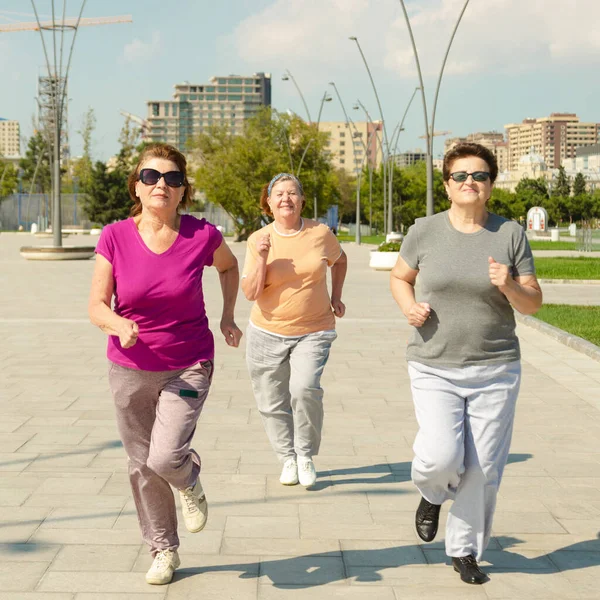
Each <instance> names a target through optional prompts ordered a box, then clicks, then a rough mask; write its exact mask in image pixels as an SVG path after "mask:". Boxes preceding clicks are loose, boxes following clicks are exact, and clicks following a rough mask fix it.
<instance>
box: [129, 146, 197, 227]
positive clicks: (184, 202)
mask: <svg viewBox="0 0 600 600" xmlns="http://www.w3.org/2000/svg"><path fill="white" fill-rule="evenodd" d="M151 158H162V159H164V160H170V161H171V162H174V163H175V164H176V165H177V168H178V169H179V170H180V171H181V172H182V173H183V187H184V188H185V191H184V193H183V198H182V199H181V202H180V204H179V207H181V208H187V207H188V206H189V204H190V202H191V199H192V196H193V195H194V188H193V187H192V184H191V183H190V182H189V181H188V177H187V161H186V160H185V156H184V155H183V154H182V153H181V152H179V150H177V148H175V147H173V146H170V145H169V144H160V143H157V144H150V145H149V146H146V147H145V148H144V149H143V150H142V153H141V154H140V157H139V160H138V164H137V166H136V167H135V169H134V170H133V171H132V172H131V174H130V175H129V177H128V178H127V189H128V190H129V196H130V198H131V199H132V200H133V206H132V207H131V210H130V211H129V216H130V217H135V216H136V215H139V214H140V213H141V212H142V202H141V200H140V199H139V198H138V197H137V196H136V194H135V184H136V182H137V181H138V179H139V178H140V171H141V170H142V165H143V164H144V163H145V162H146V161H148V160H149V159H151Z"/></svg>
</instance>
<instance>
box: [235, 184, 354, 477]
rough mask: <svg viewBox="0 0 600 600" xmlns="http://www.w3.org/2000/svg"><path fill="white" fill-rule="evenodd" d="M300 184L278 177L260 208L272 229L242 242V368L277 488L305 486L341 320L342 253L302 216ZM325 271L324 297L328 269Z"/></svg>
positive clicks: (318, 437)
mask: <svg viewBox="0 0 600 600" xmlns="http://www.w3.org/2000/svg"><path fill="white" fill-rule="evenodd" d="M304 204H305V200H304V192H303V189H302V185H301V183H300V181H298V179H297V178H296V177H295V176H294V175H290V174H288V173H279V174H278V175H276V176H275V177H273V179H272V180H271V182H270V183H269V184H268V185H265V187H264V189H263V192H262V195H261V198H260V205H261V208H262V209H263V211H264V212H265V213H266V214H267V215H269V216H272V217H273V222H272V223H270V224H269V225H267V226H265V227H263V228H262V229H260V230H259V231H256V232H255V233H253V234H252V235H251V236H250V238H249V239H248V249H247V252H246V263H245V266H244V271H243V275H242V290H243V292H244V294H245V296H246V298H247V299H248V300H255V301H256V302H255V304H254V306H253V308H252V313H251V316H250V324H249V325H248V330H247V337H246V339H247V346H246V348H247V349H246V361H247V365H248V370H249V372H250V378H251V380H252V388H253V390H254V396H255V398H256V402H257V405H258V410H259V411H260V414H261V417H262V420H263V424H264V426H265V430H266V432H267V436H268V438H269V441H270V442H271V446H272V447H273V449H274V450H275V453H276V455H277V457H278V458H279V460H280V462H281V463H282V465H283V468H282V471H281V476H280V479H279V481H280V482H281V483H282V484H283V485H295V484H297V483H298V482H299V483H300V484H301V485H303V486H305V487H310V486H312V485H314V484H315V481H316V478H317V474H316V470H315V466H314V462H313V457H314V456H315V455H316V454H318V452H319V446H320V444H321V431H322V427H323V389H322V388H321V375H322V374H323V369H324V368H325V364H326V363H327V360H328V358H329V351H330V348H331V344H332V343H333V341H334V340H335V339H336V337H337V334H336V332H335V317H343V316H344V313H345V312H346V307H345V306H344V303H343V302H342V287H343V285H344V279H345V277H346V268H347V260H346V254H345V253H344V252H343V250H342V249H341V247H340V244H339V242H338V241H337V239H336V237H335V235H333V233H332V232H331V231H330V229H329V228H328V227H327V225H324V224H321V223H318V222H317V221H313V220H311V219H304V218H303V217H302V209H303V208H304ZM328 266H329V267H331V282H332V286H331V296H330V295H329V292H328V290H327V267H328Z"/></svg>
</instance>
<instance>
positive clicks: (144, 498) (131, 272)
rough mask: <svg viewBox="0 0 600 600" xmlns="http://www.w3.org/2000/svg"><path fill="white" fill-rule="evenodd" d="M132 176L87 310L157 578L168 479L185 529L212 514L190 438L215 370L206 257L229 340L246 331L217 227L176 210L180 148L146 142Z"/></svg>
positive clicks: (171, 559)
mask: <svg viewBox="0 0 600 600" xmlns="http://www.w3.org/2000/svg"><path fill="white" fill-rule="evenodd" d="M128 187H129V194H130V196H131V199H132V201H133V207H132V209H131V217H130V218H129V219H126V220H124V221H120V222H117V223H114V224H112V225H108V226H106V227H104V229H103V230H102V234H101V236H100V239H99V240H98V245H97V246H96V253H97V256H96V266H95V270H94V277H93V282H92V288H91V292H90V301H89V314H90V319H91V321H92V323H94V325H97V326H98V327H100V329H102V330H103V331H104V332H105V333H107V334H108V335H109V336H110V337H109V339H108V359H109V383H110V388H111V391H112V394H113V396H114V401H115V407H116V412H117V425H118V427H119V432H120V434H121V439H122V441H123V446H124V448H125V452H126V453H127V457H128V460H129V479H130V482H131V488H132V491H133V498H134V501H135V505H136V510H137V514H138V519H139V523H140V528H141V531H142V537H143V538H144V541H145V542H146V543H147V544H148V545H149V546H150V551H151V553H152V555H153V556H154V561H153V563H152V567H151V568H150V570H149V571H148V573H147V574H146V581H147V582H148V583H150V584H165V583H169V582H170V581H171V579H172V577H173V571H174V570H175V569H176V568H177V567H178V566H179V564H180V561H179V555H178V553H177V548H178V546H179V537H178V535H177V515H176V508H175V501H174V498H173V492H172V491H171V486H172V487H174V488H176V489H177V490H179V496H180V500H181V509H182V513H183V518H184V522H185V526H186V527H187V529H188V531H191V532H197V531H200V530H202V529H203V528H204V526H205V525H206V520H207V518H208V505H207V502H206V496H205V494H204V491H203V489H202V484H201V483H200V478H199V475H200V457H199V456H198V454H197V453H196V452H195V451H194V450H192V449H191V447H190V445H191V443H192V438H193V435H194V432H195V429H196V423H197V421H198V418H199V416H200V412H201V411H202V407H203V405H204V401H205V400H206V397H207V395H208V390H209V387H210V383H211V379H212V375H213V359H214V339H213V335H212V333H211V332H210V330H209V328H208V318H207V316H206V310H205V307H204V296H203V292H202V274H203V271H204V268H205V267H210V266H214V267H216V269H217V271H218V272H219V277H220V280H221V288H222V292H223V315H222V319H221V332H222V333H223V335H224V336H225V341H226V342H227V344H228V345H229V346H234V347H237V346H238V345H239V342H240V338H241V337H242V333H241V331H240V330H239V329H238V328H237V326H236V324H235V321H234V316H233V311H234V306H235V300H236V295H237V289H238V284H239V274H238V265H237V260H236V258H235V257H234V256H233V254H232V253H231V250H230V249H229V247H228V246H227V244H226V243H225V241H224V240H223V236H222V235H221V233H220V232H219V231H217V229H216V227H214V226H213V225H211V224H210V223H208V222H207V221H206V220H204V219H201V220H198V219H195V218H194V217H192V216H190V215H182V214H180V210H181V209H184V208H185V207H186V206H188V204H189V203H190V200H191V197H192V192H193V190H192V186H191V185H190V183H189V181H188V178H187V174H186V160H185V157H184V156H183V155H182V154H181V153H180V152H179V151H178V150H176V149H175V148H173V147H172V146H168V145H166V144H156V145H152V146H149V147H147V148H146V149H145V150H144V151H143V152H142V154H141V157H140V159H139V163H138V165H137V167H136V168H135V170H134V172H133V173H131V175H130V176H129V181H128ZM113 297H114V310H112V309H111V300H112V299H113Z"/></svg>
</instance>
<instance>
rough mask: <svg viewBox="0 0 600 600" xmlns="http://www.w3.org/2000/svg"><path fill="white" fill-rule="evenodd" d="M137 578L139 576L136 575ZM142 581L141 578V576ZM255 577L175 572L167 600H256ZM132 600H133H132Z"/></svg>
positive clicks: (186, 571)
mask: <svg viewBox="0 0 600 600" xmlns="http://www.w3.org/2000/svg"><path fill="white" fill-rule="evenodd" d="M136 576H137V577H140V574H137V573H136ZM142 579H143V576H142ZM257 582H258V579H257V577H256V575H250V576H249V577H248V578H241V577H240V576H239V575H237V574H233V573H196V571H195V569H187V568H182V569H178V570H177V571H175V577H174V578H173V582H172V583H171V584H170V585H169V591H168V598H169V600H196V599H202V600H223V599H224V598H228V599H229V598H230V599H231V600H256V599H257V595H258V583H257ZM132 600H134V599H132Z"/></svg>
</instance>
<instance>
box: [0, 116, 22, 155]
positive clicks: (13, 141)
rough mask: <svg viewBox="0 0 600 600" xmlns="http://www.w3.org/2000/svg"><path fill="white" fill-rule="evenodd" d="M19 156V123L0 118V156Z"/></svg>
mask: <svg viewBox="0 0 600 600" xmlns="http://www.w3.org/2000/svg"><path fill="white" fill-rule="evenodd" d="M20 154H21V129H20V127H19V121H9V120H8V119H2V118H0V156H4V157H6V158H9V157H16V156H19V155H20Z"/></svg>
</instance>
